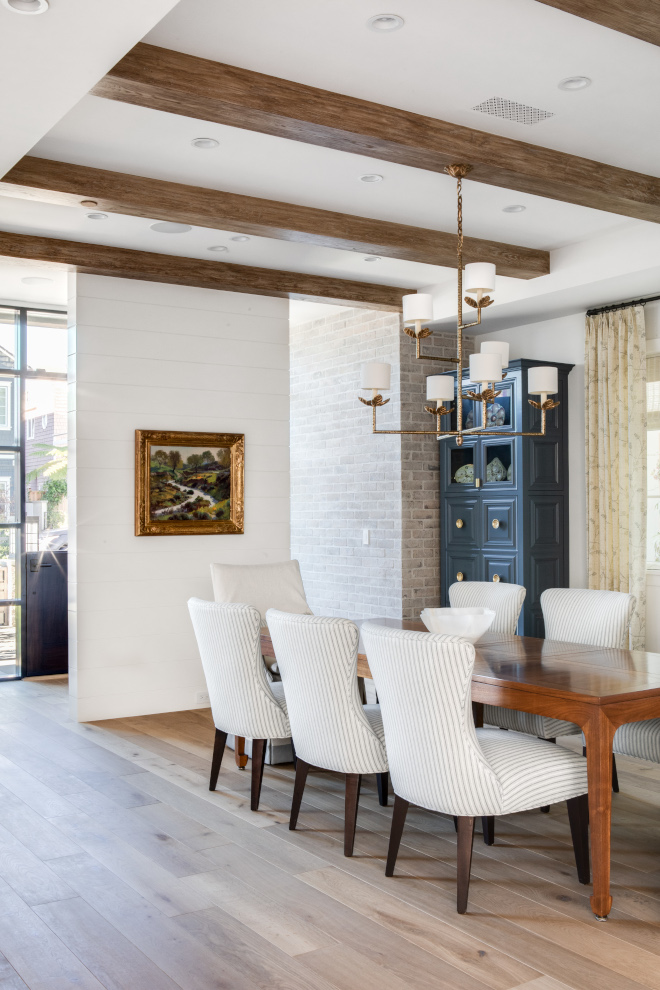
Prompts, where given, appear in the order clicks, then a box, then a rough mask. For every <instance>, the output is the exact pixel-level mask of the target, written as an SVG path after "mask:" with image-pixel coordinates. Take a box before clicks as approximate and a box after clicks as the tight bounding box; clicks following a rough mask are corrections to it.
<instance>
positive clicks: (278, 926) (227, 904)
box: [186, 847, 336, 956]
mask: <svg viewBox="0 0 660 990" xmlns="http://www.w3.org/2000/svg"><path fill="white" fill-rule="evenodd" d="M224 848H227V847H224ZM186 883H187V884H188V885H189V886H190V887H192V888H193V890H198V891H201V892H202V893H204V894H207V895H208V896H209V897H211V898H212V900H213V901H214V902H215V903H216V904H217V905H218V907H222V909H223V910H224V911H225V912H226V913H227V914H229V915H231V917H232V918H235V919H236V920H237V921H240V922H241V923H242V924H243V925H245V926H246V928H250V929H252V931H254V932H256V933H257V935H260V936H261V937H262V938H263V939H265V940H266V941H267V942H271V943H272V944H273V945H276V946H277V948H278V949H280V950H281V951H282V952H285V953H286V954H287V955H289V956H299V955H302V954H303V953H305V952H312V951H313V950H314V949H319V948H323V947H325V946H328V945H335V944H336V941H335V939H333V938H331V937H329V936H328V935H326V934H324V933H323V932H322V931H321V929H319V928H316V927H315V926H314V925H311V924H309V923H308V922H306V921H304V920H303V919H302V918H301V917H300V916H297V917H296V916H295V915H294V916H292V915H291V914H290V913H289V912H286V913H285V912H282V911H281V909H280V907H279V905H278V902H277V901H276V900H271V898H270V897H268V896H267V895H266V894H265V893H264V891H263V890H260V891H255V890H254V889H253V888H252V887H250V886H248V885H247V884H244V883H242V882H241V881H240V880H238V879H236V877H234V876H232V875H231V874H229V873H227V872H225V871H224V870H215V871H214V872H212V873H199V874H196V875H195V876H190V877H187V878H186Z"/></svg>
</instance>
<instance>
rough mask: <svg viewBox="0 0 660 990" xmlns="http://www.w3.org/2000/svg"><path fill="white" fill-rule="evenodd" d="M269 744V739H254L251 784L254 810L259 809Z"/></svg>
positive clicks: (251, 806) (251, 805)
mask: <svg viewBox="0 0 660 990" xmlns="http://www.w3.org/2000/svg"><path fill="white" fill-rule="evenodd" d="M267 745H268V740H267V739H253V740H252V781H251V786H250V808H251V810H252V811H258V810H259V798H260V796H261V781H262V780H263V777H264V763H265V762H266V746H267Z"/></svg>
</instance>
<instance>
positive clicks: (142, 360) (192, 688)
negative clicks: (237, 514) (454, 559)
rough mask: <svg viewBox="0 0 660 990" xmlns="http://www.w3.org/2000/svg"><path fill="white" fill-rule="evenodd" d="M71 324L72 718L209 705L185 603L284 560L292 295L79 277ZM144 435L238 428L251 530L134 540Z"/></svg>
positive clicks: (72, 295) (74, 285)
mask: <svg viewBox="0 0 660 990" xmlns="http://www.w3.org/2000/svg"><path fill="white" fill-rule="evenodd" d="M70 319H71V324H72V329H71V332H70V347H69V350H70V366H71V368H70V384H69V392H70V416H69V430H70V439H69V442H70V452H71V467H70V481H69V486H70V497H69V512H70V517H71V520H70V525H71V539H70V554H69V581H70V604H69V608H70V635H71V646H70V652H71V657H70V665H71V686H70V691H71V701H72V712H73V717H75V718H77V719H79V720H80V721H89V720H92V719H105V718H118V717H122V716H129V715H143V714H148V713H153V712H163V711H178V710H182V709H188V708H194V707H203V706H202V705H201V704H199V703H197V702H196V694H197V692H199V691H204V690H205V681H204V676H203V673H202V668H201V664H200V661H199V657H198V652H197V648H196V644H195V640H194V636H193V634H192V629H191V626H190V620H189V618H188V612H187V608H186V601H187V599H188V598H190V597H191V596H193V595H196V596H199V597H201V598H211V597H212V590H211V581H210V576H209V564H210V563H211V562H213V561H225V562H228V563H257V562H262V561H263V562H267V561H278V560H287V559H288V558H289V446H288V445H289V354H288V303H287V300H284V299H271V298H266V297H263V296H253V295H246V294H239V293H231V292H218V291H214V290H210V289H195V288H189V287H184V286H177V285H162V284H157V283H152V282H139V281H133V280H130V279H119V278H102V277H97V276H91V275H78V276H77V278H76V277H73V278H72V283H71V288H70ZM136 429H159V430H194V431H197V430H199V431H213V432H235V433H244V434H245V533H244V534H242V535H238V534H236V535H234V534H227V535H214V536H142V537H136V536H134V535H133V534H134V433H135V430H136Z"/></svg>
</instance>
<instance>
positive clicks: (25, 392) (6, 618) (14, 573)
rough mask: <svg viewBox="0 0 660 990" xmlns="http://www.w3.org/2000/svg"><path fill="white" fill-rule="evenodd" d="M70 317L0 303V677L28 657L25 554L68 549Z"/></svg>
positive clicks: (16, 670) (13, 672)
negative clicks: (68, 356) (68, 331)
mask: <svg viewBox="0 0 660 990" xmlns="http://www.w3.org/2000/svg"><path fill="white" fill-rule="evenodd" d="M67 350H68V348H67V321H66V315H65V314H64V313H57V312H50V311H46V310H38V309H23V308H14V307H6V306H5V307H0V679H7V678H15V677H20V676H21V674H22V671H23V669H24V663H25V656H24V644H25V605H26V602H25V554H26V552H27V551H29V550H37V551H38V550H57V549H66V546H67V501H66V496H67V488H66V467H67V385H66V366H67Z"/></svg>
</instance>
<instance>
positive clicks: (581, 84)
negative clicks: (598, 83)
mask: <svg viewBox="0 0 660 990" xmlns="http://www.w3.org/2000/svg"><path fill="white" fill-rule="evenodd" d="M558 85H559V89H566V90H569V91H571V90H574V89H586V88H587V86H591V79H590V78H589V76H568V77H567V78H566V79H562V81H561V82H560V83H558Z"/></svg>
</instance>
